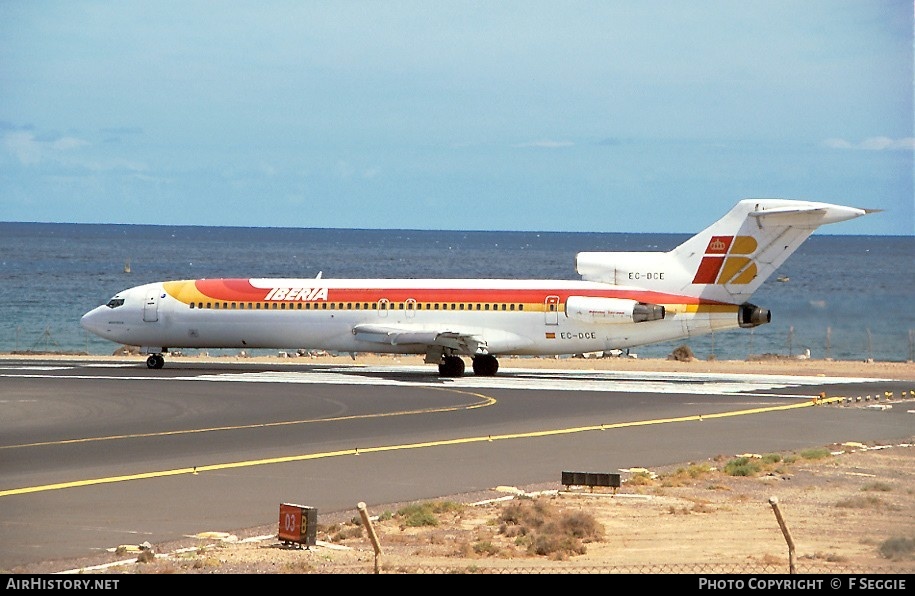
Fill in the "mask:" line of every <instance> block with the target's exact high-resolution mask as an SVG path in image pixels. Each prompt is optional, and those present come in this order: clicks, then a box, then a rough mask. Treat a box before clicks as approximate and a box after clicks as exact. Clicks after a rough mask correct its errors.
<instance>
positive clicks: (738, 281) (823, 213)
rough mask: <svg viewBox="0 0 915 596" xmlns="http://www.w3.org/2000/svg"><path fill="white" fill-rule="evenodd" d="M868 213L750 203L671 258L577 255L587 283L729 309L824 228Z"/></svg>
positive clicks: (647, 254)
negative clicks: (710, 302) (636, 288)
mask: <svg viewBox="0 0 915 596" xmlns="http://www.w3.org/2000/svg"><path fill="white" fill-rule="evenodd" d="M865 213H867V212H866V211H865V210H864V209H856V208H854V207H843V206H841V205H831V204H829V203H815V202H809V201H792V200H787V199H745V200H743V201H740V202H739V203H737V205H735V206H734V208H733V209H731V210H730V211H729V212H728V213H727V214H726V215H725V216H724V217H722V218H721V219H719V220H718V221H716V222H715V223H713V224H712V225H710V226H709V227H708V228H706V229H705V230H703V231H701V232H699V233H698V234H696V235H695V236H693V237H692V238H690V239H689V240H687V241H686V242H684V243H683V244H681V245H680V246H678V247H677V248H675V249H673V250H672V251H670V252H666V253H661V252H657V253H650V252H635V253H625V252H603V253H579V254H578V256H577V257H576V268H577V270H578V272H579V274H581V275H582V277H583V278H584V279H588V280H592V281H602V282H605V283H612V284H617V285H635V286H640V287H643V288H645V289H649V290H654V291H659V292H670V293H676V294H683V295H687V296H696V297H700V298H703V299H706V300H715V301H719V302H727V303H732V304H740V303H743V302H745V301H747V300H748V299H749V298H750V296H751V295H752V294H753V293H754V292H755V291H756V290H757V289H758V288H759V286H760V285H762V283H763V282H764V281H766V279H768V278H769V276H771V275H772V273H773V272H774V271H775V270H776V269H778V267H779V266H781V264H782V263H784V262H785V260H786V259H787V258H788V257H789V256H790V255H791V254H792V253H793V252H794V251H795V250H797V248H798V247H799V246H800V245H801V244H802V243H803V242H804V241H805V240H806V239H807V238H808V237H809V236H810V235H811V234H812V233H813V232H814V230H816V229H817V228H818V227H819V226H821V225H825V224H829V223H836V222H840V221H845V220H849V219H853V218H856V217H860V216H862V215H865Z"/></svg>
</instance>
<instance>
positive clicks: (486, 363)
mask: <svg viewBox="0 0 915 596" xmlns="http://www.w3.org/2000/svg"><path fill="white" fill-rule="evenodd" d="M497 372H499V361H498V360H496V357H495V356H493V355H492V354H481V355H479V356H475V357H474V359H473V374H475V375H477V376H480V377H492V376H495V374H496V373H497Z"/></svg>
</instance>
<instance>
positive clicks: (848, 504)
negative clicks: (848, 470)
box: [836, 495, 887, 509]
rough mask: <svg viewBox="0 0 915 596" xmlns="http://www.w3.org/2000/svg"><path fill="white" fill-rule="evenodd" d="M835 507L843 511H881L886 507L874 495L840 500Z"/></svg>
mask: <svg viewBox="0 0 915 596" xmlns="http://www.w3.org/2000/svg"><path fill="white" fill-rule="evenodd" d="M836 507H843V508H845V509H883V508H886V507H887V505H886V503H884V502H883V501H882V500H881V499H880V497H877V496H876V495H855V496H853V497H849V498H847V499H842V500H841V501H839V502H838V503H836Z"/></svg>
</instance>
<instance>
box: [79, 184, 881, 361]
mask: <svg viewBox="0 0 915 596" xmlns="http://www.w3.org/2000/svg"><path fill="white" fill-rule="evenodd" d="M868 212H869V211H868V210H864V209H856V208H853V207H844V206H841V205H831V204H828V203H816V202H807V201H793V200H785V199H746V200H743V201H740V202H739V203H737V205H736V206H735V207H734V208H733V209H731V211H729V212H728V213H727V214H726V215H725V216H724V217H722V218H721V219H720V220H718V221H717V222H715V223H714V224H712V225H711V226H709V227H708V228H706V229H705V230H703V231H702V232H700V233H698V234H696V235H695V236H693V237H692V238H690V239H689V240H687V241H686V242H684V243H683V244H681V245H680V246H678V247H676V248H674V249H673V250H671V251H669V252H582V253H578V255H577V256H576V269H577V271H578V273H579V274H580V275H581V276H582V280H581V281H570V280H506V279H323V278H321V275H320V274H319V275H318V277H316V278H313V279H256V278H255V279H198V280H184V281H166V282H157V283H150V284H146V285H142V286H137V287H134V288H130V289H127V290H124V291H122V292H119V293H117V294H116V295H115V296H114V297H113V298H112V299H111V300H109V301H108V303H107V304H105V305H102V306H99V307H97V308H95V309H93V310H92V311H90V312H88V313H86V314H85V315H84V316H83V317H82V319H81V321H80V324H81V325H82V326H83V327H84V328H85V329H87V330H89V331H91V332H92V333H94V334H96V335H98V336H100V337H103V338H105V339H108V340H111V341H114V342H119V343H121V344H124V345H129V346H139V347H140V348H141V351H142V353H143V354H147V355H148V356H149V357H148V359H147V361H146V364H147V366H148V367H149V368H156V369H157V368H162V366H163V365H164V363H165V359H164V357H163V354H166V353H168V351H169V350H170V349H173V348H239V349H255V348H271V349H309V350H314V349H320V350H329V351H337V352H343V353H355V352H374V353H391V354H425V362H426V363H429V364H437V365H438V371H439V375H441V376H445V377H456V376H461V375H462V374H464V360H463V359H462V357H470V358H471V359H472V362H473V371H474V373H475V374H477V375H483V376H490V375H494V374H496V372H497V371H498V369H499V362H498V360H497V357H498V356H508V355H520V356H555V355H569V354H581V353H588V352H600V351H610V350H616V349H620V350H621V349H625V348H631V347H634V346H639V345H644V344H649V343H658V342H664V341H670V340H675V339H680V338H687V337H694V336H699V335H704V334H707V333H712V332H719V331H722V330H726V329H733V328H738V327H743V328H750V327H756V326H757V325H762V324H765V323H768V322H769V321H770V320H771V314H770V313H769V311H768V310H766V309H764V308H760V307H758V306H756V305H754V304H750V303H749V302H748V300H749V299H750V296H751V295H752V294H753V292H755V291H756V289H757V288H758V287H759V286H760V285H761V284H762V283H763V282H764V281H765V280H766V279H767V278H768V277H769V276H770V275H771V274H772V273H773V272H774V271H775V270H776V269H777V268H778V267H779V266H780V265H781V264H782V263H783V262H784V261H785V259H787V258H788V256H789V255H791V254H792V253H793V252H794V251H795V250H796V249H797V248H798V246H800V245H801V243H802V242H804V240H806V239H807V238H808V237H809V236H810V235H811V234H812V233H813V232H814V230H816V229H817V227H819V226H820V225H823V224H830V223H835V222H840V221H845V220H849V219H853V218H856V217H860V216H862V215H865V214H866V213H868Z"/></svg>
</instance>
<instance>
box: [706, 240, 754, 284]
mask: <svg viewBox="0 0 915 596" xmlns="http://www.w3.org/2000/svg"><path fill="white" fill-rule="evenodd" d="M756 247H757V243H756V238H754V237H752V236H712V239H711V240H709V243H708V247H706V249H705V256H703V257H702V262H700V263H699V269H698V270H697V271H696V276H695V277H694V278H693V283H694V284H748V283H750V282H751V281H753V279H754V278H755V277H756V263H754V262H753V259H751V258H750V257H749V256H747V255H751V254H753V252H755V251H756Z"/></svg>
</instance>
